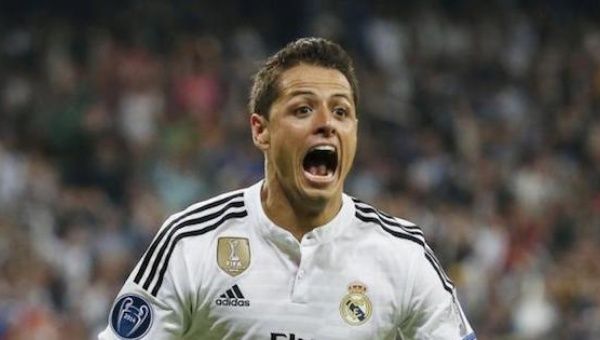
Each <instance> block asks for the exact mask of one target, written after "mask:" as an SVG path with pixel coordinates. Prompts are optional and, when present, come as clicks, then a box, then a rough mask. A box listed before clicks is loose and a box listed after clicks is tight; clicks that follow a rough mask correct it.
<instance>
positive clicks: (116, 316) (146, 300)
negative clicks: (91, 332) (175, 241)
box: [98, 236, 191, 339]
mask: <svg viewBox="0 0 600 340" xmlns="http://www.w3.org/2000/svg"><path fill="white" fill-rule="evenodd" d="M157 238H158V236H157ZM157 238H155V240H154V242H156V241H157ZM154 242H153V243H154ZM151 249H152V245H151V246H150V248H149V249H148V250H147V251H146V253H145V254H144V256H143V257H142V259H141V260H140V261H139V263H138V264H137V265H136V267H135V269H134V270H133V271H132V273H131V274H130V275H129V277H128V279H127V281H126V282H125V284H124V285H123V288H122V289H121V291H120V292H119V294H118V296H117V297H116V299H115V301H114V303H113V306H112V308H111V310H110V313H109V319H108V326H107V327H106V329H104V331H102V332H101V333H100V334H99V336H98V338H99V339H177V338H180V337H181V336H182V335H183V334H184V333H185V331H186V329H187V328H188V325H189V320H190V313H191V312H190V310H191V307H190V306H191V303H190V301H189V300H190V295H189V292H190V287H189V273H188V272H187V266H186V263H185V257H184V256H183V254H182V252H183V250H182V247H174V249H173V250H172V251H171V252H169V249H168V247H166V248H165V249H166V250H167V251H165V252H163V253H162V254H163V256H162V257H159V255H160V247H159V246H157V247H155V248H154V249H155V250H156V251H155V253H156V255H154V256H152V257H151V260H148V261H146V257H147V256H148V254H149V252H150V250H151ZM167 254H168V255H169V256H166V255H167ZM145 261H146V262H147V264H146V265H144V262H145ZM154 263H156V266H154ZM153 267H155V268H156V270H154V271H153V270H152V268H153ZM153 272H154V273H153Z"/></svg>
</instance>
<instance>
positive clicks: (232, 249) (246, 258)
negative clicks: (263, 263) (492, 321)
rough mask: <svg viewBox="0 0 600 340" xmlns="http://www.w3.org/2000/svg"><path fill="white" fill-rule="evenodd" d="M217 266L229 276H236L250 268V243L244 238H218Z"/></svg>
mask: <svg viewBox="0 0 600 340" xmlns="http://www.w3.org/2000/svg"><path fill="white" fill-rule="evenodd" d="M217 264H218V265H219V268H221V269H222V270H223V271H224V272H226V273H227V274H229V275H231V276H238V275H240V274H241V273H243V272H244V271H245V270H246V269H248V266H250V242H249V241H248V239H247V238H244V237H219V240H218V242H217Z"/></svg>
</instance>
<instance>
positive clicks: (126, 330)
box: [110, 294, 152, 339]
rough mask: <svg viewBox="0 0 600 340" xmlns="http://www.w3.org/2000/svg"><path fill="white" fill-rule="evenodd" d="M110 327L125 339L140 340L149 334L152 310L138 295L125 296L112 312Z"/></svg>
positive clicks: (119, 300)
mask: <svg viewBox="0 0 600 340" xmlns="http://www.w3.org/2000/svg"><path fill="white" fill-rule="evenodd" d="M110 325H111V327H112V329H113V331H114V332H115V333H116V334H117V335H119V336H120V337H121V338H123V339H139V338H141V337H143V336H144V335H146V333H148V330H150V326H151V325H152V308H151V307H150V305H149V304H148V302H146V300H144V298H142V297H139V296H137V295H133V294H130V295H124V296H122V297H120V298H119V299H118V300H117V302H116V303H115V304H114V306H113V308H112V311H111V312H110Z"/></svg>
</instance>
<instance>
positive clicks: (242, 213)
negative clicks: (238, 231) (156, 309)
mask: <svg viewBox="0 0 600 340" xmlns="http://www.w3.org/2000/svg"><path fill="white" fill-rule="evenodd" d="M246 216H248V212H247V211H245V210H244V211H236V212H231V213H229V214H227V215H225V216H223V217H222V218H221V219H220V220H218V221H217V222H215V223H213V224H211V225H209V226H206V227H204V228H202V229H197V230H190V231H187V232H184V233H180V234H178V235H177V236H176V237H175V239H174V240H173V242H172V243H171V246H170V247H169V251H168V252H167V256H166V258H165V261H164V263H163V265H162V268H161V270H160V273H159V274H158V280H157V281H156V284H155V285H154V288H153V289H152V292H151V294H152V296H156V294H158V290H159V289H160V286H161V285H162V283H163V279H164V277H165V273H166V271H167V266H168V264H169V259H170V258H171V254H172V253H173V249H175V244H177V242H179V240H181V239H183V238H186V237H191V236H197V235H202V234H205V233H207V232H209V231H212V230H215V229H217V228H218V227H219V226H220V225H222V224H223V223H224V222H225V221H227V220H230V219H233V218H242V217H246Z"/></svg>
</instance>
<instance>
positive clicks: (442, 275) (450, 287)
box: [425, 253, 453, 295]
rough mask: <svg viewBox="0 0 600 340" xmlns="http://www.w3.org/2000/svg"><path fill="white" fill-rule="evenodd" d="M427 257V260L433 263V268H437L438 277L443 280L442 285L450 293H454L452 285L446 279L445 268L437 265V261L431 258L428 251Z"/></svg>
mask: <svg viewBox="0 0 600 340" xmlns="http://www.w3.org/2000/svg"><path fill="white" fill-rule="evenodd" d="M425 258H426V259H427V261H429V263H431V265H432V266H433V268H434V269H435V272H436V273H437V275H438V277H439V278H440V281H441V282H442V286H443V287H444V289H445V290H446V291H447V292H448V293H450V295H453V293H452V286H451V285H449V284H448V283H447V282H446V280H445V279H444V276H445V274H443V273H444V271H443V270H441V269H439V268H438V267H437V265H436V264H435V261H434V260H433V259H432V258H431V255H429V254H428V253H425Z"/></svg>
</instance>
